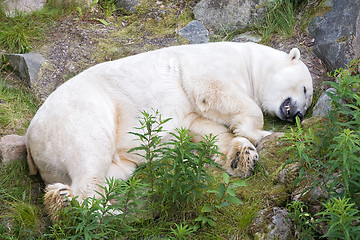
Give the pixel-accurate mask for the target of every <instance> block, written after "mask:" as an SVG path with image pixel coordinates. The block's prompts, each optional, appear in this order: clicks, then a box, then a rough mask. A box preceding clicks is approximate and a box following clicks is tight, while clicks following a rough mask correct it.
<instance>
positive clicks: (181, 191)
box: [130, 111, 218, 213]
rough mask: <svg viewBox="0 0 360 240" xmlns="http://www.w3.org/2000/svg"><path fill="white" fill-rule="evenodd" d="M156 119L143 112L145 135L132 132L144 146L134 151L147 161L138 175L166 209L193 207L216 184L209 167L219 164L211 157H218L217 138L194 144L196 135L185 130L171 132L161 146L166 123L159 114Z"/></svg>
mask: <svg viewBox="0 0 360 240" xmlns="http://www.w3.org/2000/svg"><path fill="white" fill-rule="evenodd" d="M154 113H155V116H152V115H150V114H149V113H147V112H143V113H142V114H143V118H142V119H141V120H140V123H141V127H139V128H138V130H141V131H142V132H140V133H139V132H132V134H134V135H136V136H137V137H138V139H139V140H140V141H141V145H140V147H137V148H134V149H132V150H130V152H136V154H138V155H140V156H142V157H145V158H146V159H147V162H146V163H145V164H143V165H142V166H140V167H139V168H138V170H137V172H136V174H138V175H141V176H143V178H144V179H145V181H148V182H149V183H150V185H151V189H150V192H151V194H153V197H154V199H157V200H159V201H160V204H161V205H162V206H164V208H165V209H169V208H170V209H173V210H174V211H172V212H173V213H176V212H180V211H176V209H178V210H181V209H182V210H185V209H186V208H191V205H192V203H195V202H197V200H199V199H203V198H204V195H203V192H204V191H205V190H207V188H208V185H209V184H210V183H211V182H213V176H212V174H210V173H209V170H208V169H209V167H208V166H206V165H213V166H216V164H215V163H214V162H213V161H212V159H211V156H212V155H213V154H218V151H217V147H216V146H215V137H213V136H209V137H205V138H204V140H203V141H201V142H199V143H193V142H191V139H192V137H193V136H191V135H189V134H190V131H189V130H186V129H184V128H181V129H177V130H176V132H175V133H169V134H170V135H171V137H172V139H170V140H169V141H168V142H166V143H161V136H162V133H163V131H164V129H163V124H165V123H166V122H167V121H169V120H170V119H165V120H162V119H161V116H160V115H159V113H158V112H157V111H154ZM169 206H170V207H169Z"/></svg>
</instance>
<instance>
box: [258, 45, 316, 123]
mask: <svg viewBox="0 0 360 240" xmlns="http://www.w3.org/2000/svg"><path fill="white" fill-rule="evenodd" d="M275 64H277V66H276V67H274V71H273V72H272V74H270V75H269V77H270V79H268V80H269V81H267V84H266V86H264V87H265V88H264V91H263V94H264V95H263V104H262V105H263V106H262V107H263V109H264V110H265V111H266V112H268V113H270V114H272V115H276V116H278V117H279V118H280V119H282V120H287V121H290V122H294V121H295V118H296V117H297V116H298V117H299V118H300V119H302V118H303V117H304V115H305V113H306V110H307V109H308V107H309V106H310V105H311V102H312V96H313V85H312V78H311V75H310V72H309V70H308V68H307V67H306V66H305V64H304V63H303V62H302V61H300V51H299V50H298V49H297V48H294V49H292V50H291V51H290V53H289V54H287V55H286V59H284V60H282V61H279V62H277V63H275Z"/></svg>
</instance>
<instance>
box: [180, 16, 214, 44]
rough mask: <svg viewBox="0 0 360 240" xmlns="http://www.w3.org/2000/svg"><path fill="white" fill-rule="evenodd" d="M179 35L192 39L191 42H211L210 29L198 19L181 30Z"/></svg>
mask: <svg viewBox="0 0 360 240" xmlns="http://www.w3.org/2000/svg"><path fill="white" fill-rule="evenodd" d="M179 35H180V36H183V37H184V38H186V39H188V40H190V44H200V43H207V42H209V40H210V39H209V31H208V30H207V29H206V28H205V26H204V25H203V24H202V23H201V22H200V21H198V20H194V21H191V22H190V23H189V24H188V25H186V26H185V27H184V28H182V29H180V30H179Z"/></svg>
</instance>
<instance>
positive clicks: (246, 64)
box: [26, 42, 313, 212]
mask: <svg viewBox="0 0 360 240" xmlns="http://www.w3.org/2000/svg"><path fill="white" fill-rule="evenodd" d="M312 94H313V87H312V79H311V76H310V73H309V70H308V69H307V67H306V66H305V64H304V63H303V62H302V61H301V60H300V52H299V50H298V49H296V48H294V49H292V50H291V51H290V53H289V54H287V53H285V52H282V51H279V50H275V49H273V48H270V47H267V46H263V45H259V44H255V43H234V42H220V43H208V44H201V45H183V46H174V47H168V48H163V49H160V50H155V51H150V52H146V53H141V54H138V55H134V56H130V57H126V58H123V59H119V60H116V61H111V62H105V63H101V64H98V65H96V66H93V67H91V68H89V69H87V70H85V71H84V72H82V73H80V74H79V75H77V76H75V77H74V78H72V79H70V80H69V81H67V82H66V83H64V84H63V85H61V86H60V87H59V88H58V89H57V90H55V91H54V92H53V93H52V94H51V95H50V96H49V97H48V98H47V99H46V101H45V102H44V104H43V105H42V106H41V107H40V108H39V110H38V112H37V113H36V115H35V116H34V118H33V120H32V121H31V123H30V125H29V128H28V130H27V134H26V146H27V151H28V163H29V168H30V172H31V174H36V173H37V172H40V175H41V177H42V179H43V180H44V181H45V183H46V184H47V188H46V194H45V206H46V207H47V209H48V210H49V211H50V212H54V211H55V210H56V209H57V208H60V207H62V205H63V200H64V199H65V196H69V197H71V196H75V195H76V196H79V199H84V198H86V197H89V196H94V195H95V192H96V191H101V189H100V188H99V186H98V184H99V185H101V184H103V183H104V180H105V178H106V177H108V178H109V177H115V178H119V179H125V180H126V179H128V178H129V177H130V176H131V174H132V173H133V171H134V170H135V168H136V167H137V166H138V165H139V164H141V163H143V162H144V159H142V158H141V157H139V156H138V155H135V154H133V153H128V151H129V150H130V149H132V148H134V147H136V146H137V144H139V143H138V142H137V141H134V135H131V134H129V132H130V131H134V128H135V127H139V121H138V118H139V117H140V116H141V111H142V110H149V109H151V108H152V109H157V110H158V111H159V112H160V113H161V114H162V116H163V117H164V118H172V120H171V121H169V122H167V123H166V126H165V129H167V130H170V131H172V130H174V129H175V128H178V127H185V128H188V129H190V130H191V131H192V133H194V134H196V135H197V136H202V135H205V134H210V133H213V134H216V135H217V137H218V147H219V149H220V151H221V152H222V153H223V154H224V156H226V158H224V157H218V158H217V159H216V161H217V162H218V163H219V164H221V165H222V166H223V167H224V169H225V170H226V171H227V172H228V173H229V174H231V175H233V176H240V177H247V176H249V175H250V174H251V173H252V171H253V169H254V165H255V163H256V161H257V160H258V154H257V152H256V148H255V146H256V143H257V142H258V141H259V140H260V139H262V138H263V137H265V136H267V135H269V134H270V132H268V131H264V130H263V113H262V112H267V113H269V114H272V115H276V116H278V117H279V118H280V119H283V120H288V121H294V119H295V117H296V116H299V117H300V118H302V117H303V116H304V114H305V112H306V110H307V108H308V107H309V106H310V104H311V101H312ZM164 137H165V138H166V136H164ZM194 140H195V141H196V140H197V137H195V138H194Z"/></svg>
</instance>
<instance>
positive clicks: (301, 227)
mask: <svg viewBox="0 0 360 240" xmlns="http://www.w3.org/2000/svg"><path fill="white" fill-rule="evenodd" d="M287 209H288V211H289V215H288V218H289V219H291V220H292V222H293V223H294V227H295V235H296V237H297V238H298V239H304V240H305V239H314V238H316V237H319V234H318V231H317V229H316V225H315V219H314V217H313V216H312V215H311V214H310V213H309V212H308V207H307V206H306V205H305V204H304V203H303V202H301V201H293V202H291V203H289V204H288V205H287Z"/></svg>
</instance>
